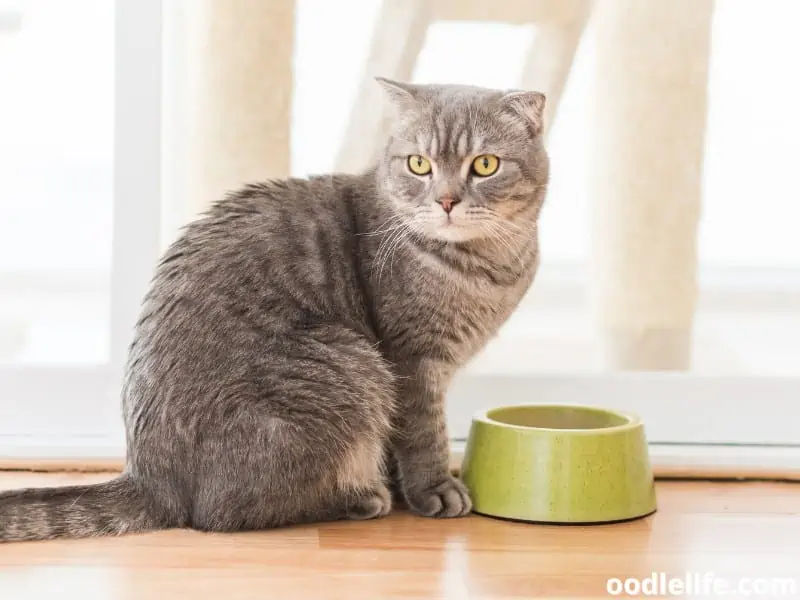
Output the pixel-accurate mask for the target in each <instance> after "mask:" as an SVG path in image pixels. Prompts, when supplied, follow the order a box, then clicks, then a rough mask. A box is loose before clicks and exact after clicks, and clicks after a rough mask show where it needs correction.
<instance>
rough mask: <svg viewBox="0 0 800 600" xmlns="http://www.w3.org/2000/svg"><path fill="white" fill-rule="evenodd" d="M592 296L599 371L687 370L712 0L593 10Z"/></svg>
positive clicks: (629, 1) (616, 4) (625, 0)
mask: <svg viewBox="0 0 800 600" xmlns="http://www.w3.org/2000/svg"><path fill="white" fill-rule="evenodd" d="M598 9H599V10H597V11H596V14H595V19H594V23H595V25H596V30H595V31H596V33H597V40H596V44H597V46H596V49H597V52H596V69H597V70H596V77H595V79H596V86H595V90H594V92H593V94H592V99H591V102H592V104H593V105H594V109H595V111H596V113H595V114H596V118H595V124H594V131H593V132H592V135H591V136H590V139H592V140H593V141H592V145H593V147H592V149H591V151H590V153H589V155H590V156H591V160H592V170H593V173H592V176H591V179H592V191H591V193H592V205H593V206H592V208H593V218H592V221H593V228H592V238H593V239H592V242H593V243H592V268H591V273H592V279H593V281H592V287H591V289H592V297H593V304H594V310H593V312H594V313H595V319H596V321H595V322H596V326H597V329H598V333H599V341H600V351H601V352H600V357H601V360H602V366H603V368H605V369H608V370H631V371H634V370H635V371H675V370H678V371H683V370H687V369H690V368H691V366H692V336H693V329H694V318H695V308H696V304H697V295H698V287H697V264H698V228H699V222H700V215H701V204H702V196H703V166H704V152H705V144H704V139H705V131H706V114H707V110H708V100H707V96H708V72H709V53H710V46H711V31H712V19H713V11H714V4H713V2H712V0H669V2H640V1H639V0H613V1H610V2H602V3H601V4H599V5H598Z"/></svg>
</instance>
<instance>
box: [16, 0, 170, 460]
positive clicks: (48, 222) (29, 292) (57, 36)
mask: <svg viewBox="0 0 800 600" xmlns="http://www.w3.org/2000/svg"><path fill="white" fill-rule="evenodd" d="M147 4H150V6H149V7H148V6H144V5H142V4H137V3H121V4H120V7H119V12H116V13H115V5H114V3H112V2H108V1H106V0H70V1H69V2H62V1H60V0H35V1H33V0H31V1H28V2H23V3H18V6H15V7H12V8H15V9H16V11H17V12H16V13H15V14H17V16H18V18H17V19H16V20H15V21H14V22H15V24H16V26H15V27H14V28H13V29H10V30H8V31H3V32H0V48H2V52H0V81H1V82H2V87H3V94H2V95H0V130H1V131H3V135H2V137H0V212H1V213H2V220H0V334H1V335H0V455H3V456H27V455H41V454H42V453H52V454H55V455H56V456H62V455H69V454H72V453H77V454H78V455H81V456H84V455H92V454H95V453H99V454H100V455H104V454H108V453H109V452H112V451H113V452H114V453H118V452H119V449H120V448H121V447H122V446H121V439H122V430H121V423H120V417H119V414H120V410H119V397H118V392H117V390H118V389H119V380H120V373H121V369H120V366H121V364H122V358H123V356H124V350H125V347H126V345H127V338H128V335H129V333H128V331H129V330H130V327H131V324H132V319H133V318H134V317H135V313H136V312H137V311H138V304H139V301H140V299H141V297H142V295H143V291H142V290H143V284H146V282H147V281H148V280H149V277H150V271H151V269H152V267H153V264H154V260H155V251H156V250H157V248H156V245H155V243H154V241H155V240H156V239H157V222H154V221H153V218H152V217H154V216H157V215H158V212H157V209H158V206H159V187H158V186H159V177H160V172H159V168H160V164H159V162H158V161H159V157H160V155H159V152H158V150H159V144H160V130H159V127H160V119H159V115H160V112H159V111H160V105H159V102H160V82H159V76H160V75H159V74H160V43H159V40H160V37H159V35H160V17H159V12H158V6H156V5H155V4H154V3H147ZM154 8H155V9H156V10H154ZM2 9H3V7H2V6H0V10H2ZM139 36H142V37H139ZM152 157H155V160H153V158H152ZM151 209H152V210H151ZM154 225H156V227H154Z"/></svg>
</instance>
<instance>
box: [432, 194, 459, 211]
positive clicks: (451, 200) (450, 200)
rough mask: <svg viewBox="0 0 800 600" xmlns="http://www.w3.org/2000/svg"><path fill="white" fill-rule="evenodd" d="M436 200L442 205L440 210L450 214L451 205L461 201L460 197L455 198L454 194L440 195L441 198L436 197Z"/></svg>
mask: <svg viewBox="0 0 800 600" xmlns="http://www.w3.org/2000/svg"><path fill="white" fill-rule="evenodd" d="M436 202H438V203H439V204H441V205H442V210H443V211H444V212H446V213H447V214H450V211H451V210H453V207H454V206H455V205H456V204H458V203H459V202H461V198H457V197H456V196H450V195H448V196H442V197H441V198H437V199H436Z"/></svg>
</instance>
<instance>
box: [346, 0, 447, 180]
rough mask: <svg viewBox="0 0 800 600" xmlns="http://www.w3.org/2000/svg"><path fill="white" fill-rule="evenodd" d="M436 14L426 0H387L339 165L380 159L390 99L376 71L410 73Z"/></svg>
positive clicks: (392, 75) (356, 167)
mask: <svg viewBox="0 0 800 600" xmlns="http://www.w3.org/2000/svg"><path fill="white" fill-rule="evenodd" d="M431 18H432V16H431V14H430V8H428V7H426V2H425V1H424V0H383V5H382V7H381V10H380V12H379V14H378V19H377V22H376V25H375V32H374V34H373V38H372V46H371V48H370V52H369V56H368V59H367V63H366V66H365V69H364V74H363V76H362V78H361V82H360V84H359V86H360V87H359V90H358V92H357V95H356V101H355V102H354V103H353V110H352V112H351V113H350V118H349V121H348V125H347V128H346V130H345V135H344V139H343V142H342V145H341V147H340V149H339V154H338V157H337V160H336V170H337V171H340V172H349V173H353V172H359V171H361V170H363V169H365V168H367V167H368V166H369V165H370V164H371V163H372V162H373V161H374V160H375V158H376V153H377V151H378V148H379V147H380V145H381V143H382V138H383V136H384V135H385V121H386V116H387V109H388V104H387V101H386V98H385V95H384V92H383V90H382V89H381V87H380V85H378V84H377V83H376V82H375V81H374V77H376V76H380V77H387V78H389V79H397V80H401V81H409V80H410V79H411V77H412V75H413V73H414V66H415V64H416V62H417V57H418V56H419V53H420V51H421V50H422V45H423V43H424V41H425V34H426V33H427V31H428V27H429V25H430V23H431Z"/></svg>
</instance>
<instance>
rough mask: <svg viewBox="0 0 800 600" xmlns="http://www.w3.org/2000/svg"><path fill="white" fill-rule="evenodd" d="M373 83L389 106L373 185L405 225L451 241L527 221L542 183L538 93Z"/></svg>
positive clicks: (544, 164)
mask: <svg viewBox="0 0 800 600" xmlns="http://www.w3.org/2000/svg"><path fill="white" fill-rule="evenodd" d="M377 81H378V82H379V83H380V84H381V85H382V86H383V88H384V89H385V91H386V92H387V95H388V98H389V101H390V103H391V105H392V107H393V108H394V111H393V115H394V116H393V120H392V123H391V127H390V135H389V139H388V142H387V145H386V147H385V149H384V152H383V154H382V158H381V162H380V166H379V173H378V175H379V186H380V187H381V189H382V191H383V192H384V194H385V196H386V197H387V198H388V199H389V201H390V202H391V203H392V205H393V209H394V210H395V212H396V213H397V214H398V215H399V216H400V217H401V218H402V219H403V220H404V221H406V223H407V224H409V225H410V226H411V227H413V229H414V230H415V231H417V232H419V233H421V234H423V235H426V236H429V237H432V238H436V239H439V240H443V241H448V242H467V241H469V240H475V239H480V238H490V237H497V236H498V235H503V232H510V231H519V229H520V228H529V227H530V224H531V223H532V222H533V221H535V219H536V218H537V217H538V213H539V209H540V208H541V203H542V201H543V198H544V193H545V188H546V186H547V183H548V180H549V161H548V156H547V153H546V151H545V149H544V143H543V112H544V107H545V97H544V95H543V94H541V93H539V92H525V91H501V90H491V89H485V88H477V87H470V86H457V85H419V84H408V83H399V82H395V81H389V80H387V79H383V78H378V79H377Z"/></svg>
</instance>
